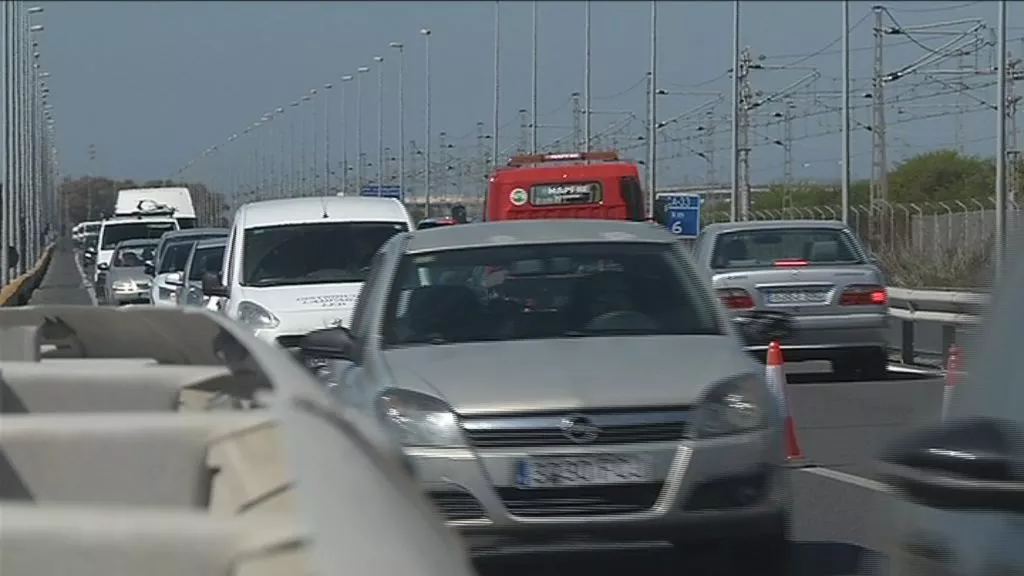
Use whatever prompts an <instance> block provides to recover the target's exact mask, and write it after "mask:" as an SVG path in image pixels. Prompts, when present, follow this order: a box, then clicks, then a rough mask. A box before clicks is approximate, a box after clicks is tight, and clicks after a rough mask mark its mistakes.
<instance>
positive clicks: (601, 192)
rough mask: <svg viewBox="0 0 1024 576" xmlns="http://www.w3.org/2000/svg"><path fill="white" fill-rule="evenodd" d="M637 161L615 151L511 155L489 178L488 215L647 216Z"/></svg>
mask: <svg viewBox="0 0 1024 576" xmlns="http://www.w3.org/2000/svg"><path fill="white" fill-rule="evenodd" d="M645 216H646V212H645V205H644V193H643V189H642V187H641V185H640V172H639V170H638V168H637V165H636V164H635V163H632V162H626V161H622V160H620V159H619V156H618V154H617V153H615V152H580V153H569V154H536V155H527V156H513V157H512V158H511V159H510V160H509V163H508V166H507V167H505V168H501V169H499V170H498V171H497V172H496V173H495V174H494V175H493V176H492V177H491V180H490V189H489V191H488V202H487V220H523V219H549V218H554V219H560V218H585V219H598V220H627V221H642V220H645V219H646V218H645Z"/></svg>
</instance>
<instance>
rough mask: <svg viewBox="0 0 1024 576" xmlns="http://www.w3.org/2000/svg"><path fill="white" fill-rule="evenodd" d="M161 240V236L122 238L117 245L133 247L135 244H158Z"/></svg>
mask: <svg viewBox="0 0 1024 576" xmlns="http://www.w3.org/2000/svg"><path fill="white" fill-rule="evenodd" d="M159 242H160V239H159V238H132V239H131V240H122V241H120V242H118V243H117V247H118V248H131V247H133V246H156V245H157V244H158V243H159Z"/></svg>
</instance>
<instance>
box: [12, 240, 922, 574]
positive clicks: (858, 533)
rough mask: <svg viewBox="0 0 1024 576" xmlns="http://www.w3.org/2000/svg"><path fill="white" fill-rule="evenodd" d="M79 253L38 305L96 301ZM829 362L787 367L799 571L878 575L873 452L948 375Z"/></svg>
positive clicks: (578, 568) (648, 559)
mask: <svg viewBox="0 0 1024 576" xmlns="http://www.w3.org/2000/svg"><path fill="white" fill-rule="evenodd" d="M82 280H83V279H82V273H81V271H80V269H79V268H78V266H76V264H75V257H74V255H73V253H72V252H71V250H70V249H68V247H66V246H64V247H62V249H61V250H58V251H57V252H56V253H55V254H54V258H53V260H52V262H51V264H50V269H49V270H47V272H46V275H45V277H44V279H43V282H42V284H41V285H40V288H39V289H38V290H37V292H36V293H35V294H34V295H33V297H32V300H31V303H32V304H91V303H93V299H92V298H91V297H90V294H89V292H88V291H87V289H86V288H85V287H84V286H83V282H82ZM827 370H828V367H827V365H820V364H818V365H814V364H805V365H790V366H787V373H788V380H789V382H790V384H789V386H788V387H787V397H788V399H789V407H790V412H791V414H792V416H793V418H794V422H795V424H796V428H797V437H798V441H799V443H800V446H801V448H802V450H803V452H804V453H805V456H806V461H807V462H808V463H811V464H814V465H816V466H815V467H810V468H803V469H793V470H791V471H790V472H789V473H790V475H791V477H792V482H793V493H794V498H795V500H794V506H793V539H794V542H795V546H796V552H797V556H796V566H795V567H794V572H793V575H794V576H852V575H856V574H878V573H879V568H878V567H879V565H880V563H881V561H882V559H883V555H881V554H880V553H879V552H878V551H879V550H884V549H885V548H886V546H887V543H886V536H887V534H888V529H889V527H891V526H892V525H893V522H892V519H891V518H890V516H889V514H890V511H891V510H892V505H891V503H892V501H891V498H892V496H891V495H889V494H888V493H886V492H884V491H882V490H880V489H879V488H881V487H880V486H878V485H877V484H876V483H874V482H872V481H871V480H870V478H871V476H872V459H873V457H874V455H875V454H876V453H877V452H878V450H879V449H880V447H881V446H882V445H883V444H884V443H885V442H886V441H887V440H889V439H891V438H893V437H894V436H896V435H898V434H899V433H900V432H902V431H904V430H906V429H908V428H909V427H912V426H914V425H915V424H920V423H922V422H927V421H932V420H935V419H937V418H938V415H939V409H940V405H941V397H942V383H941V381H940V380H939V379H937V378H935V377H934V376H931V377H929V376H928V375H913V374H906V373H902V372H897V371H892V372H890V375H889V376H890V377H889V379H887V380H886V381H882V382H858V381H839V380H836V379H835V378H834V377H833V376H832V375H831V373H829V372H828V371H827ZM718 567H720V566H718V565H717V564H713V563H712V564H705V565H696V566H693V567H692V568H693V570H685V568H683V567H681V566H680V565H679V564H678V563H677V562H676V558H675V557H674V556H673V555H671V553H670V552H669V551H667V550H662V551H659V550H653V551H652V550H644V551H636V552H628V553H622V552H616V553H614V554H596V555H590V554H588V555H587V556H585V557H579V556H573V557H572V558H568V559H564V560H553V561H545V562H543V563H541V564H539V565H538V564H535V563H530V564H525V565H519V564H515V565H502V566H500V567H498V568H494V567H487V568H485V569H484V570H482V572H483V574H484V575H491V574H495V575H497V574H502V575H504V574H510V575H511V574H513V573H514V574H515V575H516V576H519V575H520V574H522V573H523V572H524V571H525V572H528V573H530V574H532V575H537V576H541V575H547V574H551V575H555V574H557V575H559V576H569V575H573V576H574V575H576V574H578V575H580V576H600V575H605V574H607V575H608V576H612V575H615V576H621V574H622V573H623V572H625V571H632V572H634V573H636V574H638V575H641V574H642V575H643V576H657V575H661V574H665V575H666V576H667V575H668V574H673V575H676V574H679V573H680V571H681V569H682V571H684V572H685V573H688V574H695V575H697V576H712V575H714V574H716V568H718Z"/></svg>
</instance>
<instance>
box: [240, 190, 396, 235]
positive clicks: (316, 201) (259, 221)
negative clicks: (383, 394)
mask: <svg viewBox="0 0 1024 576" xmlns="http://www.w3.org/2000/svg"><path fill="white" fill-rule="evenodd" d="M237 218H238V220H239V221H240V222H241V223H242V227H243V228H258V227H262V226H281V225H287V224H308V223H313V222H374V221H377V222H405V223H407V224H408V223H409V215H408V213H407V212H406V211H405V206H403V205H402V203H401V202H399V201H398V200H397V199H395V198H364V197H359V196H316V197H307V198H284V199H279V200H264V201H262V202H252V203H249V204H243V205H242V206H241V207H240V208H239V209H238V215H237Z"/></svg>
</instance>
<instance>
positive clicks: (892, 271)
mask: <svg viewBox="0 0 1024 576" xmlns="http://www.w3.org/2000/svg"><path fill="white" fill-rule="evenodd" d="M991 256H992V244H991V243H985V244H983V245H972V246H957V247H954V248H950V249H947V250H942V251H939V252H938V253H937V252H936V251H935V249H934V248H933V249H931V250H927V251H925V250H917V249H909V248H901V249H899V250H886V251H883V252H880V253H879V254H878V257H879V259H880V260H881V263H882V267H883V268H884V269H885V273H886V276H887V279H888V282H889V285H890V286H899V287H901V288H926V289H936V290H940V289H963V290H984V289H987V288H988V286H990V280H991V276H990V263H991Z"/></svg>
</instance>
